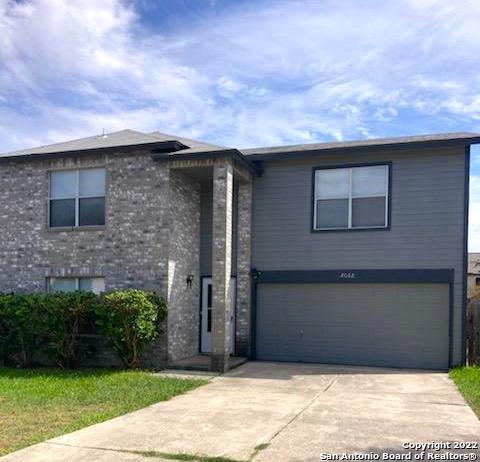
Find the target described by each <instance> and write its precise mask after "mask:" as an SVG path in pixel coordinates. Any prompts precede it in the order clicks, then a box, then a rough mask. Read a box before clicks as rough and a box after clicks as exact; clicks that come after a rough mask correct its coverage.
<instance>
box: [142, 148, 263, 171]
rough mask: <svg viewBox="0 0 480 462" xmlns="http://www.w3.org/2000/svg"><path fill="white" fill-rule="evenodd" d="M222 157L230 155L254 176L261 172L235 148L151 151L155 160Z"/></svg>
mask: <svg viewBox="0 0 480 462" xmlns="http://www.w3.org/2000/svg"><path fill="white" fill-rule="evenodd" d="M222 157H230V158H232V159H234V160H236V161H238V162H239V163H240V164H242V165H243V166H244V167H246V168H247V169H248V171H249V172H250V173H252V174H254V175H256V176H260V175H261V174H262V169H261V168H260V167H259V166H258V165H257V164H256V163H255V162H253V160H250V159H248V158H247V157H245V156H244V155H243V154H242V153H241V152H240V151H238V150H237V149H223V150H219V151H202V152H181V151H179V152H178V153H173V154H166V153H161V152H155V151H154V152H152V159H153V160H155V161H157V162H169V161H172V160H203V159H219V158H222Z"/></svg>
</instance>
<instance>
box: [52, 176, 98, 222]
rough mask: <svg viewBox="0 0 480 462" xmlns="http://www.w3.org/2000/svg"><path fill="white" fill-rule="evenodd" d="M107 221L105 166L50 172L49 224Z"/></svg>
mask: <svg viewBox="0 0 480 462" xmlns="http://www.w3.org/2000/svg"><path fill="white" fill-rule="evenodd" d="M103 225H105V169H104V168H88V169H82V170H58V171H54V172H50V198H49V226H50V227H51V228H57V227H82V226H103Z"/></svg>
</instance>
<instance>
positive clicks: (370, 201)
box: [313, 165, 390, 230]
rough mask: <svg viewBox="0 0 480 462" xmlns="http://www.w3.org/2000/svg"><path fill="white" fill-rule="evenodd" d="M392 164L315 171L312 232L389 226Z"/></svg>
mask: <svg viewBox="0 0 480 462" xmlns="http://www.w3.org/2000/svg"><path fill="white" fill-rule="evenodd" d="M389 168H390V167H389V165H369V166H361V167H342V168H325V169H317V170H315V175H314V181H315V188H314V210H313V229H314V230H332V229H375V228H386V227H387V226H388V200H389V198H388V190H389V185H388V181H389Z"/></svg>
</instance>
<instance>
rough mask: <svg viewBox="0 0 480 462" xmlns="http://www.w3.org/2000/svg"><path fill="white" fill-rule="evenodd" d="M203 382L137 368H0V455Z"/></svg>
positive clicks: (142, 405)
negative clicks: (131, 369) (128, 369)
mask: <svg viewBox="0 0 480 462" xmlns="http://www.w3.org/2000/svg"><path fill="white" fill-rule="evenodd" d="M205 383H206V381H205V380H190V379H177V378H171V377H159V376H156V375H153V374H151V373H149V372H142V371H113V370H104V369H101V370H97V369H88V370H59V369H29V370H22V369H10V368H0V456H1V455H4V454H6V453H8V452H10V451H14V450H16V449H19V448H22V447H24V446H29V445H30V444H33V443H37V442H39V441H43V440H45V439H48V438H52V437H54V436H58V435H61V434H63V433H68V432H71V431H73V430H77V429H79V428H82V427H85V426H87V425H91V424H94V423H97V422H101V421H103V420H107V419H110V418H112V417H115V416H118V415H121V414H125V413H126V412H129V411H133V410H135V409H140V408H142V407H144V406H148V405H150V404H153V403H156V402H158V401H164V400H167V399H170V398H172V397H173V396H176V395H178V394H181V393H184V392H186V391H188V390H191V389H192V388H195V387H198V386H200V385H203V384H205Z"/></svg>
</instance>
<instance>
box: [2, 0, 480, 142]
mask: <svg viewBox="0 0 480 462" xmlns="http://www.w3.org/2000/svg"><path fill="white" fill-rule="evenodd" d="M339 5H340V6H339ZM221 11H222V13H219V14H221V17H217V16H215V15H213V16H212V15H210V16H205V17H200V18H199V19H198V21H197V22H194V21H193V18H192V19H191V21H193V22H192V23H191V24H189V27H188V28H181V29H178V30H177V31H173V32H170V33H169V35H168V36H166V35H160V34H159V33H157V34H152V33H148V32H147V30H146V29H145V27H143V26H142V18H141V17H140V15H139V13H138V12H137V11H136V10H135V3H131V2H128V3H127V2H126V1H122V0H105V1H102V2H97V1H95V0H79V1H76V2H69V1H67V0H56V1H51V0H24V1H22V2H16V1H13V0H0V133H1V135H2V138H1V139H2V141H1V143H2V145H1V146H0V151H5V150H9V149H14V148H18V147H24V145H25V144H27V142H29V143H33V142H35V143H36V142H37V141H39V142H41V143H44V142H49V141H57V139H56V137H60V138H69V137H70V136H72V135H74V134H75V135H76V136H77V135H83V134H90V133H91V132H92V131H93V132H98V131H99V130H101V129H102V128H103V127H102V126H98V124H104V125H106V127H105V128H107V129H108V130H113V129H115V128H117V127H123V126H131V127H136V128H144V129H150V128H155V129H159V130H164V131H167V132H178V133H180V134H183V135H189V136H199V137H203V138H206V139H210V140H212V141H216V142H218V143H221V144H226V145H232V146H236V145H240V146H251V145H265V144H280V143H293V142H303V141H307V140H309V141H315V140H319V139H326V138H328V139H331V138H333V139H345V138H358V137H370V136H383V135H389V134H400V133H421V132H429V131H442V130H449V129H457V128H456V127H457V126H458V127H461V128H462V129H464V128H467V127H466V126H468V128H469V129H472V130H473V129H480V103H479V101H480V79H479V77H478V75H480V62H478V60H477V59H476V56H477V51H478V46H479V44H480V30H479V29H478V27H477V25H478V21H479V19H480V4H479V3H478V2H476V1H473V0H461V1H459V2H457V3H456V4H455V5H454V7H453V6H452V4H451V2H449V1H447V0H430V1H428V2H425V1H414V0H408V1H407V0H405V1H399V2H382V1H380V0H372V1H371V2H368V3H361V4H360V3H359V2H356V1H354V0H345V1H343V2H341V3H338V2H334V1H333V0H330V1H325V2H317V1H314V0H304V1H291V2H281V1H262V2H252V4H251V5H248V4H245V3H243V2H242V4H241V5H239V6H232V8H231V9H230V10H228V9H225V8H223V9H221ZM156 30H159V31H162V28H161V27H159V28H157V29H156Z"/></svg>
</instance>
